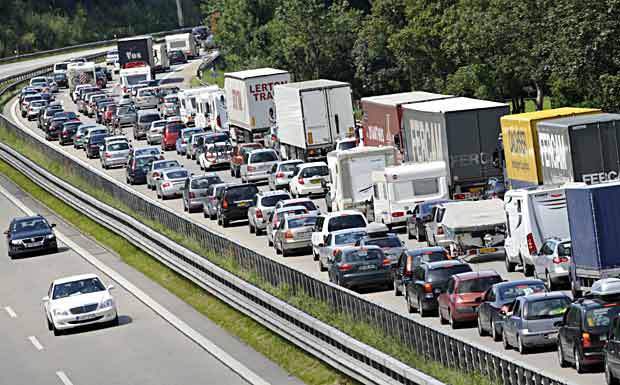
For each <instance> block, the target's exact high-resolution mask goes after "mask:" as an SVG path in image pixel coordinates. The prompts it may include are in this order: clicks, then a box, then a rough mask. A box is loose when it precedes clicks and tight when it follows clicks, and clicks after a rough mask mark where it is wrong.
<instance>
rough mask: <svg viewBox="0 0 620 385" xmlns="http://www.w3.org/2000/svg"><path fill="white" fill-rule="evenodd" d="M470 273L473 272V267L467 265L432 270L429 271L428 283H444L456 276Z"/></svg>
mask: <svg viewBox="0 0 620 385" xmlns="http://www.w3.org/2000/svg"><path fill="white" fill-rule="evenodd" d="M468 271H471V267H469V265H466V264H463V265H454V266H449V267H440V268H437V269H431V270H429V271H428V281H429V282H444V281H447V280H448V278H450V277H451V276H453V275H454V274H460V273H467V272H468Z"/></svg>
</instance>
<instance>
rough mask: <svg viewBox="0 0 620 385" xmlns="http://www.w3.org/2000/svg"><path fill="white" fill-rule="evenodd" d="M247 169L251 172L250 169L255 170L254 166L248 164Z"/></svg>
mask: <svg viewBox="0 0 620 385" xmlns="http://www.w3.org/2000/svg"><path fill="white" fill-rule="evenodd" d="M248 171H250V172H252V171H256V167H254V166H248Z"/></svg>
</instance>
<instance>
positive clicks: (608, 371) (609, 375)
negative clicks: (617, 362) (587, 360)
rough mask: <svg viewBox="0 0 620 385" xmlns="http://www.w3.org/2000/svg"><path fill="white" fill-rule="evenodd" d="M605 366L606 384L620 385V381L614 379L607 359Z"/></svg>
mask: <svg viewBox="0 0 620 385" xmlns="http://www.w3.org/2000/svg"><path fill="white" fill-rule="evenodd" d="M603 365H605V382H606V383H607V385H618V382H619V381H618V379H616V378H615V377H614V374H613V373H612V372H611V369H610V368H609V363H608V362H607V359H605V361H604V362H603Z"/></svg>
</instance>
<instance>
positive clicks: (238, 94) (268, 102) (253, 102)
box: [224, 68, 291, 144]
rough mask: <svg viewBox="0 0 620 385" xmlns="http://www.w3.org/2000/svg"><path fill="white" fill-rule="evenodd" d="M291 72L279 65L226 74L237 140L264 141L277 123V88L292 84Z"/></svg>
mask: <svg viewBox="0 0 620 385" xmlns="http://www.w3.org/2000/svg"><path fill="white" fill-rule="evenodd" d="M290 80H291V75H290V74H289V73H288V72H287V71H283V70H279V69H275V68H258V69H253V70H246V71H239V72H229V73H225V74H224V91H225V92H226V106H227V110H228V122H229V129H230V134H231V137H232V138H233V139H234V140H236V141H237V142H248V143H249V142H259V143H261V144H262V143H264V140H265V138H264V137H265V134H266V133H268V132H269V131H270V129H271V127H272V126H274V125H275V123H276V107H275V104H274V101H273V94H274V87H275V86H276V85H279V84H286V83H289V82H290Z"/></svg>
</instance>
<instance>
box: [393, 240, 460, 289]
mask: <svg viewBox="0 0 620 385" xmlns="http://www.w3.org/2000/svg"><path fill="white" fill-rule="evenodd" d="M449 259H450V258H449V257H448V252H447V251H446V249H444V248H443V247H439V246H434V247H418V248H415V249H410V250H405V251H403V252H402V253H401V254H400V257H399V258H398V262H396V268H395V269H394V270H393V271H392V277H393V279H394V295H396V296H399V295H402V294H403V292H404V288H405V287H406V285H407V281H409V280H411V278H412V277H413V271H414V270H415V269H416V267H418V266H420V265H421V264H423V263H430V262H439V261H447V260H449Z"/></svg>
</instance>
